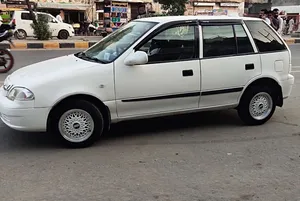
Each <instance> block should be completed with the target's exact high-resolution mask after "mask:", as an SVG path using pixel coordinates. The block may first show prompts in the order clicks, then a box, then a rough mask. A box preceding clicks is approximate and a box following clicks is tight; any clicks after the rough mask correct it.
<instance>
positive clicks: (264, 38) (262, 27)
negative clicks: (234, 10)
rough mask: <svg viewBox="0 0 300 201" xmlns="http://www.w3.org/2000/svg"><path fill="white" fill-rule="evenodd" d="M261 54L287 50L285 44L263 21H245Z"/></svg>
mask: <svg viewBox="0 0 300 201" xmlns="http://www.w3.org/2000/svg"><path fill="white" fill-rule="evenodd" d="M245 24H246V25H247V27H248V29H249V31H250V33H251V35H252V37H253V39H254V42H255V44H256V46H257V48H258V50H259V52H274V51H282V50H286V49H287V48H286V46H285V44H284V43H283V42H282V40H281V39H280V38H279V37H278V36H277V35H276V33H275V32H274V31H273V30H272V29H271V28H270V27H269V26H268V25H267V24H265V23H264V22H263V21H245Z"/></svg>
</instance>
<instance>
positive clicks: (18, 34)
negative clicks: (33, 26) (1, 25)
mask: <svg viewBox="0 0 300 201" xmlns="http://www.w3.org/2000/svg"><path fill="white" fill-rule="evenodd" d="M26 37H27V33H26V31H24V30H23V29H18V30H17V31H16V32H15V38H17V39H19V40H25V39H26Z"/></svg>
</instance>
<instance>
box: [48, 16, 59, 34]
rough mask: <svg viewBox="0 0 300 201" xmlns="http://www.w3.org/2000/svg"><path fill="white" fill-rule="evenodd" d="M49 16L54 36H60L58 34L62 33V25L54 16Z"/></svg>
mask: <svg viewBox="0 0 300 201" xmlns="http://www.w3.org/2000/svg"><path fill="white" fill-rule="evenodd" d="M47 16H48V21H49V27H50V29H51V33H52V36H58V32H59V31H60V23H59V22H58V21H57V20H56V19H55V18H54V17H53V16H52V15H49V14H47Z"/></svg>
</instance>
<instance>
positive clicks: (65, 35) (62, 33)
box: [57, 30, 69, 40]
mask: <svg viewBox="0 0 300 201" xmlns="http://www.w3.org/2000/svg"><path fill="white" fill-rule="evenodd" d="M68 37H69V33H68V32H67V31H66V30H61V31H60V32H59V33H58V37H57V38H58V39H64V40H65V39H68Z"/></svg>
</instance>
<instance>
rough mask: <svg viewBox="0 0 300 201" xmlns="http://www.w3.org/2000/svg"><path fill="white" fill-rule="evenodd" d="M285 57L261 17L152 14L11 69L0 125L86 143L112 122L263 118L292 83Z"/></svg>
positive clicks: (253, 121)
mask: <svg viewBox="0 0 300 201" xmlns="http://www.w3.org/2000/svg"><path fill="white" fill-rule="evenodd" d="M290 72H291V53H290V50H289V48H288V46H287V45H286V43H285V42H284V41H283V39H282V38H281V37H280V36H279V35H278V34H277V33H276V32H275V31H274V30H273V29H272V28H271V27H270V26H269V25H267V24H266V23H265V22H264V21H262V20H260V19H255V18H230V17H204V16H202V17H201V16H180V17H154V18H144V19H138V20H134V21H132V22H130V23H129V24H127V25H125V26H123V27H122V28H120V29H119V30H117V31H116V32H114V33H112V34H111V35H109V36H107V37H106V38H104V39H102V40H101V41H99V42H98V43H97V44H95V45H94V46H92V47H91V48H89V49H87V50H85V51H83V52H79V53H76V54H72V55H67V56H63V57H60V58H55V59H50V60H47V61H43V62H40V63H36V64H33V65H30V66H27V67H24V68H22V69H19V70H17V71H15V72H14V73H13V74H11V75H10V76H8V77H7V79H6V80H5V83H4V85H3V86H2V87H1V96H0V113H1V119H2V121H3V122H4V123H5V124H6V125H8V126H9V127H11V128H13V129H16V130H20V131H51V133H56V134H58V135H59V136H60V137H61V139H62V141H63V142H66V143H67V144H69V145H72V146H75V147H85V146H89V145H91V144H92V143H93V142H94V141H95V140H96V139H97V138H98V137H99V136H100V135H101V134H102V133H103V132H104V131H105V130H107V129H109V125H110V124H111V123H114V122H118V121H123V120H131V119H140V118H148V117H156V116H163V115H170V114H177V113H190V112H196V111H205V110H220V109H227V108H236V109H237V110H238V114H239V116H240V117H241V119H242V120H243V121H244V122H245V123H246V124H248V125H260V124H263V123H265V122H266V121H268V120H269V119H270V118H271V116H272V115H273V113H274V110H275V108H276V106H279V107H282V105H283V99H285V98H287V97H288V96H289V95H290V93H291V90H292V86H293V84H294V77H293V76H292V75H291V74H290Z"/></svg>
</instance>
